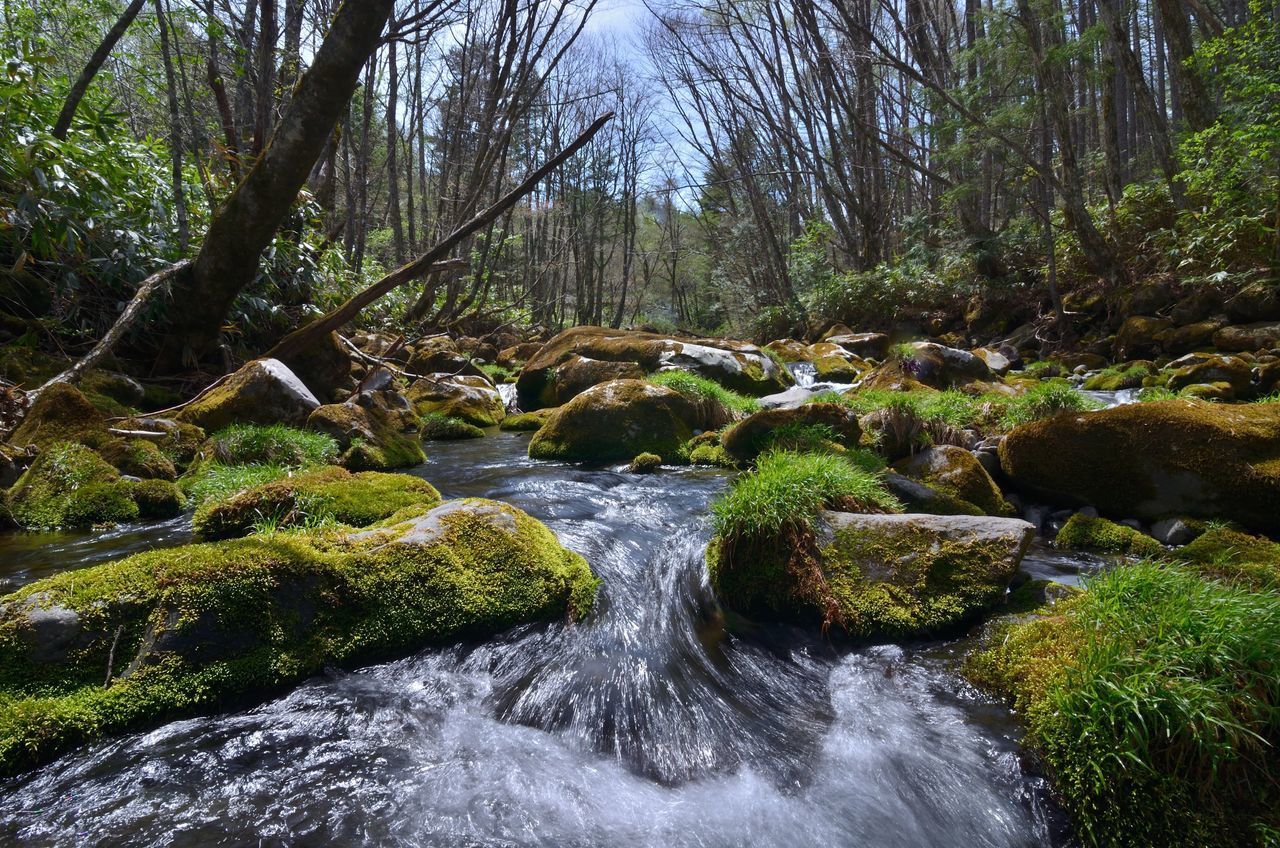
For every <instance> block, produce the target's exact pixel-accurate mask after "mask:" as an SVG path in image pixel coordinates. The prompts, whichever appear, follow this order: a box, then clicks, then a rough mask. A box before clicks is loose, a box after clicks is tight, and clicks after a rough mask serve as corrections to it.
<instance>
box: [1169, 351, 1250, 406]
mask: <svg viewBox="0 0 1280 848" xmlns="http://www.w3.org/2000/svg"><path fill="white" fill-rule="evenodd" d="M1252 380H1253V365H1252V363H1250V362H1248V361H1246V360H1245V359H1243V358H1242V357H1239V356H1213V355H1204V354H1190V355H1189V356H1185V357H1183V358H1182V359H1179V360H1177V361H1175V362H1171V363H1169V375H1168V378H1167V380H1166V382H1165V385H1166V386H1167V387H1168V388H1169V390H1170V391H1175V392H1178V391H1182V390H1183V389H1185V388H1187V387H1189V386H1193V385H1196V384H1197V383H1226V384H1227V386H1228V388H1229V390H1230V393H1231V395H1232V396H1233V397H1234V396H1238V397H1245V396H1247V395H1248V394H1249V392H1250V388H1251V387H1250V384H1251V382H1252Z"/></svg>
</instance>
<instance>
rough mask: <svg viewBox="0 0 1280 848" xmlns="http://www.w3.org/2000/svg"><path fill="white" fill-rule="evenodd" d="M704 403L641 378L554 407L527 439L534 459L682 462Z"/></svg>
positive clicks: (592, 390) (598, 388)
mask: <svg viewBox="0 0 1280 848" xmlns="http://www.w3.org/2000/svg"><path fill="white" fill-rule="evenodd" d="M703 407H704V404H703V403H700V402H698V401H695V400H693V399H691V398H689V397H686V396H685V395H682V394H680V393H679V392H677V391H674V390H672V389H668V388H666V387H665V386H657V385H654V384H653V383H648V382H645V381H643V380H614V381H613V382H609V383H601V384H600V385H598V386H593V387H592V388H590V389H588V390H587V391H585V392H583V393H582V394H580V395H578V396H577V397H576V398H574V399H573V400H571V401H569V402H568V403H567V404H565V405H564V406H562V407H560V408H559V409H558V410H556V411H555V412H554V413H553V414H552V415H551V417H550V418H548V419H547V423H546V424H545V425H543V427H542V428H541V429H540V430H538V431H537V433H535V434H534V436H533V439H532V440H531V441H530V442H529V456H531V457H533V458H534V459H569V460H585V461H595V462H619V461H622V460H629V459H631V458H632V457H634V456H636V455H637V454H641V453H653V454H657V455H658V456H660V457H662V460H663V462H684V461H685V460H686V459H687V457H686V456H685V443H686V442H688V441H689V439H690V438H692V436H693V435H694V431H695V430H701V429H703V425H704V423H705V420H706V415H705V411H704V408H703Z"/></svg>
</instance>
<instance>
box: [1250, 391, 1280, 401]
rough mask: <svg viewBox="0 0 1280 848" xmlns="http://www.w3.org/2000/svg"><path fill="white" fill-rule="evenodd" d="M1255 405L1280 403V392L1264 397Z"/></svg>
mask: <svg viewBox="0 0 1280 848" xmlns="http://www.w3.org/2000/svg"><path fill="white" fill-rule="evenodd" d="M1254 403H1280V392H1272V393H1271V394H1269V395H1263V396H1262V397H1260V398H1258V399H1257V400H1255V401H1254Z"/></svg>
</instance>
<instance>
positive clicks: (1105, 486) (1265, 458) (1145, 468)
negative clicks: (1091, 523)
mask: <svg viewBox="0 0 1280 848" xmlns="http://www.w3.org/2000/svg"><path fill="white" fill-rule="evenodd" d="M1000 465H1001V467H1002V468H1003V470H1004V472H1005V474H1006V475H1008V476H1009V478H1010V479H1011V480H1012V481H1013V482H1014V483H1016V484H1017V485H1018V486H1019V487H1021V488H1023V489H1026V490H1029V491H1031V492H1033V493H1034V494H1036V495H1038V496H1041V497H1047V498H1049V499H1052V500H1055V501H1059V502H1065V503H1077V504H1090V505H1093V506H1095V507H1097V508H1098V509H1099V510H1101V511H1102V512H1104V513H1107V514H1110V515H1114V516H1116V517H1119V518H1140V519H1144V520H1154V519H1159V518H1163V517H1166V516H1170V515H1189V516H1192V517H1196V518H1225V519H1231V520H1234V521H1238V522H1240V523H1242V524H1244V525H1246V526H1249V527H1253V528H1256V529H1258V530H1263V531H1267V532H1277V531H1280V405H1277V404H1244V405H1236V406H1225V405H1221V404H1212V403H1203V402H1200V401H1194V400H1169V401H1161V402H1158V403H1142V404H1129V405H1125V406H1117V407H1114V408H1112V409H1106V410H1101V411H1099V412H1086V413H1081V414H1076V415H1058V416H1055V417H1053V418H1048V419H1045V420H1043V421H1037V422H1034V423H1031V424H1026V425H1024V426H1022V427H1019V428H1017V429H1015V430H1014V431H1013V432H1012V433H1010V434H1009V436H1008V437H1007V438H1006V439H1005V440H1004V441H1003V442H1002V443H1001V445H1000Z"/></svg>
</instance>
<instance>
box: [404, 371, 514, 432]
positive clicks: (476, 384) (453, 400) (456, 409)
mask: <svg viewBox="0 0 1280 848" xmlns="http://www.w3.org/2000/svg"><path fill="white" fill-rule="evenodd" d="M406 394H407V395H408V398H409V400H410V401H411V402H412V403H413V406H414V409H416V410H417V411H418V414H419V415H428V414H430V413H433V412H434V413H438V414H440V415H444V416H447V417H449V418H457V419H459V420H460V421H465V422H467V423H468V424H473V425H475V426H476V427H493V426H495V425H497V424H500V423H501V422H502V419H503V418H505V417H506V415H507V407H506V404H504V403H503V402H502V395H501V394H500V393H499V392H498V390H497V389H496V388H494V385H493V383H491V382H489V379H488V377H475V376H468V375H466V374H461V375H447V374H435V375H432V376H431V377H427V378H423V379H421V380H415V381H414V382H413V385H411V386H409V391H408V392H407V393H406Z"/></svg>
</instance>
